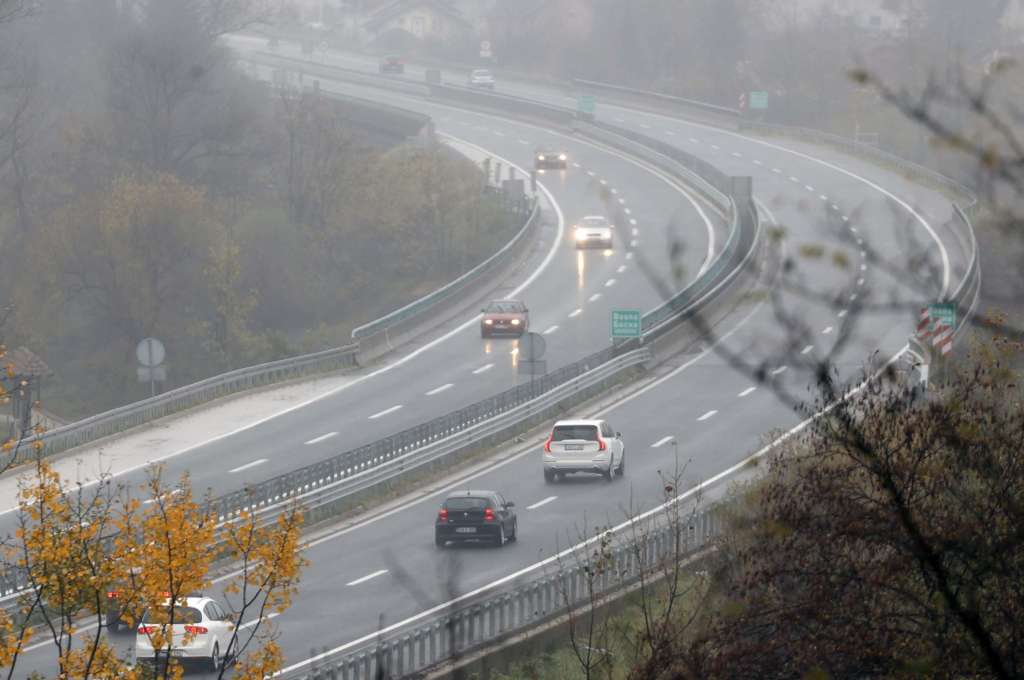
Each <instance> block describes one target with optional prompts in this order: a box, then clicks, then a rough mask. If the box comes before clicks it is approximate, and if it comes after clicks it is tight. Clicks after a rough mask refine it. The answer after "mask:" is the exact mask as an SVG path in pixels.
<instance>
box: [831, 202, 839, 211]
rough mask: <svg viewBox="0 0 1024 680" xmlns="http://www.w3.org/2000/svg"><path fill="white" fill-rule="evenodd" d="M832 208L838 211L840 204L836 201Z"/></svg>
mask: <svg viewBox="0 0 1024 680" xmlns="http://www.w3.org/2000/svg"><path fill="white" fill-rule="evenodd" d="M832 209H833V210H835V211H836V212H839V206H838V205H836V204H835V203H833V204H832Z"/></svg>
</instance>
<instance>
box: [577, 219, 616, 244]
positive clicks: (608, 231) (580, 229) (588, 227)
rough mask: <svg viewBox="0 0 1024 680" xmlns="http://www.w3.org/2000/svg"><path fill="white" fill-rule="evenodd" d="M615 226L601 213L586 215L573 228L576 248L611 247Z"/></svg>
mask: <svg viewBox="0 0 1024 680" xmlns="http://www.w3.org/2000/svg"><path fill="white" fill-rule="evenodd" d="M614 228H615V226H614V225H613V224H612V223H611V222H609V221H608V219H607V218H605V217H602V216H600V215H589V216H587V217H584V218H583V219H582V220H580V222H579V223H578V224H576V225H575V228H574V229H573V234H574V236H575V238H576V248H578V249H582V248H602V249H608V248H611V247H612V230H613V229H614Z"/></svg>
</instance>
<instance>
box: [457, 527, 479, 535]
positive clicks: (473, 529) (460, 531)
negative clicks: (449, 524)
mask: <svg viewBox="0 0 1024 680" xmlns="http://www.w3.org/2000/svg"><path fill="white" fill-rule="evenodd" d="M455 533H457V534H475V533H476V527H458V528H457V529H456V530H455Z"/></svg>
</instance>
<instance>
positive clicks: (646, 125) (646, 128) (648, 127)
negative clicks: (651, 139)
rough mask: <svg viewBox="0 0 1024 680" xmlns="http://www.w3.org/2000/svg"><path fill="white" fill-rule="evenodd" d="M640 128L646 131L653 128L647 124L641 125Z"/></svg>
mask: <svg viewBox="0 0 1024 680" xmlns="http://www.w3.org/2000/svg"><path fill="white" fill-rule="evenodd" d="M640 127H641V128H642V129H644V130H650V129H651V126H650V125H648V124H647V123H640Z"/></svg>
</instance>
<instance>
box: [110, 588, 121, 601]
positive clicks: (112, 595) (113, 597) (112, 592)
mask: <svg viewBox="0 0 1024 680" xmlns="http://www.w3.org/2000/svg"><path fill="white" fill-rule="evenodd" d="M119 597H121V594H120V593H119V592H117V591H116V590H108V591H107V599H108V600H116V599H117V598H119Z"/></svg>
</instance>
